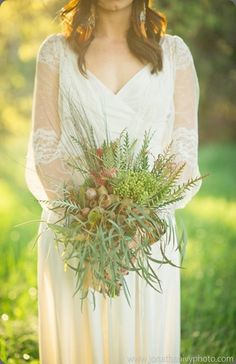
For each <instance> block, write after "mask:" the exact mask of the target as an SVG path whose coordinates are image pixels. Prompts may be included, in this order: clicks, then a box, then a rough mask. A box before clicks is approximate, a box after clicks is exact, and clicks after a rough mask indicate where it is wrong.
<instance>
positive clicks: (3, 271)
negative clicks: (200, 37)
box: [0, 140, 236, 364]
mask: <svg viewBox="0 0 236 364" xmlns="http://www.w3.org/2000/svg"><path fill="white" fill-rule="evenodd" d="M25 145H26V143H25V140H21V141H16V140H9V141H8V143H7V144H6V143H5V144H4V145H2V146H1V148H0V157H1V158H0V171H1V179H0V193H1V198H0V228H1V230H0V231H1V235H0V254H1V257H2V264H1V265H0V279H1V282H2V284H1V291H0V358H1V360H2V361H3V362H5V363H10V364H11V363H12V364H22V363H26V362H29V363H32V364H36V363H39V361H38V338H37V281H36V269H37V249H36V246H34V237H35V236H36V233H37V224H36V223H35V224H27V225H23V226H21V227H17V228H16V227H14V226H15V225H16V224H19V223H22V222H25V221H28V220H33V219H38V218H39V214H40V209H39V207H38V205H37V202H36V201H35V200H34V198H33V197H32V196H31V195H30V193H29V192H28V191H27V188H26V186H25V183H24V155H25ZM235 154H236V147H235V146H233V145H209V146H205V147H203V148H202V149H201V151H200V167H201V172H202V173H206V172H209V173H210V176H209V177H208V178H207V179H205V180H204V183H203V186H202V188H201V191H200V192H199V193H198V195H197V196H196V197H195V198H194V199H193V201H192V202H191V203H190V204H189V205H188V206H187V208H186V209H185V210H181V211H178V216H181V217H183V219H184V222H185V225H186V228H187V231H188V236H189V240H188V244H187V249H186V255H185V258H184V266H185V269H183V270H182V276H181V277H182V280H181V286H182V291H181V301H182V305H181V320H182V321H181V330H182V347H181V354H182V356H186V357H187V356H207V355H209V356H214V357H217V356H218V357H219V356H234V357H235V356H236V349H235V346H236V345H235V343H236V330H235V321H236V307H235V302H236V290H235V284H234V282H235V276H236V264H235V263H236V262H235V261H236V258H235V257H236V245H235V240H236V239H235V238H236V224H235V221H236V189H235V187H234V181H235V177H236V169H235V168H234V164H235V161H234V160H235ZM16 156H20V157H19V158H20V160H15V159H16ZM199 362H201V361H199ZM195 363H198V361H196V360H195Z"/></svg>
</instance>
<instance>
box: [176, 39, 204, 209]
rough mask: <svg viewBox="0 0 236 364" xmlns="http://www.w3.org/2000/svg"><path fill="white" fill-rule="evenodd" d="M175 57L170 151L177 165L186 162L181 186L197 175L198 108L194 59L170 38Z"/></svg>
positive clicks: (181, 203)
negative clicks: (174, 156) (173, 115)
mask: <svg viewBox="0 0 236 364" xmlns="http://www.w3.org/2000/svg"><path fill="white" fill-rule="evenodd" d="M173 40H174V42H173V43H174V44H173V47H174V49H173V55H174V75H175V79H174V108H175V119H174V126H173V134H172V141H173V143H172V151H173V153H175V154H176V161H177V162H186V166H185V170H184V173H183V174H182V176H181V179H180V181H179V182H180V183H183V182H187V180H188V179H190V178H192V177H193V178H194V177H197V176H200V171H199V166H198V105H199V95H200V91H199V83H198V77H197V73H196V69H195V65H194V60H193V57H192V54H191V52H190V49H189V47H188V46H187V44H186V43H185V42H184V40H183V39H182V38H181V37H179V36H177V35H175V36H173ZM201 184H202V181H201V180H200V181H198V182H197V184H196V185H195V186H194V187H192V188H191V189H190V190H189V191H187V192H186V196H185V198H184V199H182V200H180V201H178V202H176V203H174V204H173V205H172V206H173V209H177V208H184V207H185V206H186V205H187V203H189V202H190V201H191V199H192V198H193V196H194V195H195V194H196V193H197V192H198V191H199V189H200V187H201Z"/></svg>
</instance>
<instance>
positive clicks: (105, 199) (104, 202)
mask: <svg viewBox="0 0 236 364" xmlns="http://www.w3.org/2000/svg"><path fill="white" fill-rule="evenodd" d="M98 202H99V205H100V206H102V207H104V208H107V207H108V206H110V205H111V202H112V201H111V197H110V195H101V196H99V199H98Z"/></svg>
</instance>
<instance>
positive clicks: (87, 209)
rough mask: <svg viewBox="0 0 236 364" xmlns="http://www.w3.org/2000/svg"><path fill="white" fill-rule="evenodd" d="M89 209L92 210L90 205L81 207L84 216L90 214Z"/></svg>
mask: <svg viewBox="0 0 236 364" xmlns="http://www.w3.org/2000/svg"><path fill="white" fill-rule="evenodd" d="M89 211H90V208H89V207H84V208H83V209H81V214H82V216H84V217H86V216H88V213H89Z"/></svg>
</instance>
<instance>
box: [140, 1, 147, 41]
mask: <svg viewBox="0 0 236 364" xmlns="http://www.w3.org/2000/svg"><path fill="white" fill-rule="evenodd" d="M146 18H147V9H146V3H145V2H144V3H143V9H142V10H141V12H140V14H139V21H140V29H141V33H142V35H143V37H144V38H147V33H146V28H145V25H146Z"/></svg>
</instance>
